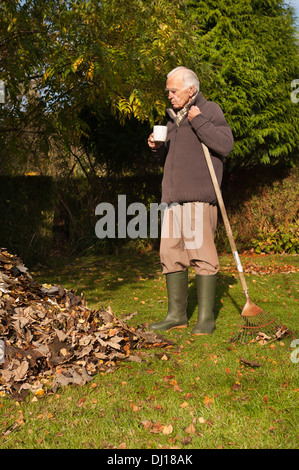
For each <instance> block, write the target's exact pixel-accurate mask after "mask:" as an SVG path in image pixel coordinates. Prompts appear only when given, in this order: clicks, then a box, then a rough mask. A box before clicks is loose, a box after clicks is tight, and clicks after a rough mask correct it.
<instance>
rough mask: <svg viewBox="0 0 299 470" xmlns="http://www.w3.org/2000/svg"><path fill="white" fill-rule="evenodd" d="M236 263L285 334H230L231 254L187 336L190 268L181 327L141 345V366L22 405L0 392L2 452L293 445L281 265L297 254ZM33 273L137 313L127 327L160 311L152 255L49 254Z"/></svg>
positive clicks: (290, 301) (238, 301)
mask: <svg viewBox="0 0 299 470" xmlns="http://www.w3.org/2000/svg"><path fill="white" fill-rule="evenodd" d="M241 260H242V261H245V266H249V271H250V273H248V274H246V280H247V282H248V286H249V292H250V295H251V298H252V300H253V301H254V302H255V303H257V304H258V305H259V306H261V307H262V308H263V309H264V310H266V311H267V312H269V313H270V314H272V315H274V316H275V317H276V318H277V321H278V323H280V324H286V325H287V327H288V328H289V329H291V330H293V331H294V333H293V335H292V336H290V337H288V338H285V339H283V340H281V341H276V342H272V343H268V344H266V345H264V346H262V345H260V344H250V345H241V344H238V343H231V342H229V338H230V337H231V334H232V333H233V332H234V331H236V330H237V325H238V324H239V322H240V311H241V310H242V307H243V306H244V304H245V297H244V294H243V292H242V289H241V285H240V282H239V280H238V276H237V275H236V271H235V269H234V262H233V259H232V257H231V256H229V255H225V256H221V257H220V262H221V271H220V274H219V279H218V286H217V302H216V316H217V323H216V330H215V333H214V334H213V335H211V336H202V337H192V336H191V334H190V332H191V329H192V327H193V325H194V323H195V322H196V306H197V304H196V290H195V275H194V272H193V271H192V270H190V280H189V306H188V314H189V317H190V326H189V328H188V329H185V330H182V331H176V330H172V331H170V332H167V333H163V336H164V337H166V338H168V339H171V340H172V341H173V342H174V346H172V347H170V348H167V349H157V348H154V349H153V348H150V349H146V350H143V351H140V352H139V353H141V357H142V359H143V361H142V362H141V363H135V362H124V363H120V364H119V367H118V368H117V369H116V370H115V371H114V372H113V373H107V374H105V373H102V374H97V375H95V376H94V379H93V380H92V381H91V382H90V383H88V384H87V385H85V386H82V387H79V386H77V387H76V386H68V387H67V388H63V389H62V388H61V389H58V390H57V392H56V393H52V394H49V395H45V396H42V397H34V396H33V395H29V396H27V398H26V399H25V400H24V401H22V402H16V401H14V400H11V399H9V398H8V397H1V398H0V448H2V449H17V448H19V449H24V448H26V449H28V448H32V449H74V448H78V449H93V448H97V449H114V448H115V449H119V448H126V449H165V448H170V449H208V448H209V449H218V448H220V449H257V448H259V449H280V448H283V449H295V448H297V446H298V422H299V420H298V391H299V384H298V370H299V365H298V363H297V360H295V361H294V360H293V361H292V360H291V354H292V352H294V349H295V348H294V347H291V343H292V341H293V340H294V339H296V338H298V333H297V327H298V321H297V318H298V302H297V300H298V299H296V294H297V290H298V272H290V271H294V269H290V266H293V267H295V268H296V269H298V257H296V256H270V255H267V256H259V257H252V258H251V257H245V258H243V259H242V257H241ZM281 270H282V271H284V272H283V273H282V272H279V271H281ZM32 274H33V277H34V279H36V280H38V281H39V282H41V283H48V284H49V283H53V284H61V285H63V286H64V287H65V288H68V289H73V290H74V291H75V292H76V293H77V294H81V293H84V297H85V299H86V300H87V302H88V306H89V307H92V308H93V307H95V308H96V307H100V306H102V305H103V306H104V307H107V306H108V305H109V306H110V307H111V308H112V310H113V311H114V313H115V315H116V316H117V317H119V318H121V319H124V318H126V316H128V315H130V314H132V313H135V312H136V315H134V316H132V318H131V319H130V320H128V324H130V325H144V327H146V326H147V325H148V324H149V323H151V322H155V321H156V320H160V319H162V318H164V316H165V315H166V311H167V294H166V286H165V279H164V276H162V275H161V270H160V263H159V256H158V254H157V253H156V252H148V253H143V254H139V255H136V254H122V255H120V256H116V255H114V256H94V255H87V256H84V257H79V258H72V257H64V258H57V259H51V260H50V261H49V264H48V266H44V267H41V266H39V267H36V269H34V270H33V273H32ZM298 346H299V345H297V346H296V347H298ZM292 357H293V358H294V357H295V359H296V354H295V356H294V354H293V356H292ZM298 357H299V354H298ZM244 359H245V361H244Z"/></svg>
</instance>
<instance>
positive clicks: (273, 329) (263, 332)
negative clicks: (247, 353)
mask: <svg viewBox="0 0 299 470" xmlns="http://www.w3.org/2000/svg"><path fill="white" fill-rule="evenodd" d="M241 318H242V320H243V323H242V324H240V325H237V326H238V331H237V333H235V334H234V335H233V336H232V337H231V339H230V341H231V342H239V343H241V344H247V343H260V344H266V343H268V342H269V341H275V340H278V339H281V338H285V337H286V336H289V335H290V334H291V331H290V330H288V328H287V327H286V326H285V325H283V326H280V325H279V324H278V323H277V319H276V318H274V317H273V316H272V315H270V314H269V313H267V312H264V311H263V310H262V309H261V308H260V307H258V306H257V305H255V304H254V303H253V302H251V300H250V299H249V297H248V298H247V301H246V304H245V306H244V308H243V310H242V313H241Z"/></svg>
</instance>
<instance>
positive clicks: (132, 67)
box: [0, 0, 196, 155]
mask: <svg viewBox="0 0 299 470" xmlns="http://www.w3.org/2000/svg"><path fill="white" fill-rule="evenodd" d="M183 8H184V3H183V2H182V1H181V0H179V1H177V2H175V5H174V3H173V2H172V1H169V0H154V1H150V0H131V1H130V2H123V1H120V0H109V1H108V0H103V1H101V2H98V1H97V0H89V1H85V0H81V1H80V0H68V1H61V0H54V1H53V0H46V1H44V2H36V1H34V0H24V1H23V2H22V3H20V2H12V1H8V2H6V3H4V4H1V7H0V9H1V14H2V20H1V25H0V26H1V31H2V38H3V39H2V42H1V44H0V47H1V49H2V51H4V52H5V54H4V55H2V58H1V62H0V73H1V75H0V77H1V79H2V80H4V81H5V82H6V87H7V93H8V102H7V105H6V106H5V107H3V108H2V109H1V114H2V116H1V117H2V125H0V131H1V136H2V148H4V147H5V148H6V152H7V151H8V150H7V149H9V148H13V149H14V150H15V144H16V140H15V135H16V133H17V135H18V143H20V142H22V143H23V142H24V136H26V135H27V134H28V133H29V134H30V135H32V134H33V135H34V136H37V135H39V136H40V139H39V141H40V142H42V145H43V148H40V149H39V150H40V152H41V151H42V150H43V153H44V154H45V155H46V154H47V150H48V148H49V145H50V144H51V143H53V141H54V142H56V143H57V142H59V143H60V145H61V147H62V148H64V149H66V150H67V151H69V150H70V149H71V148H73V149H76V148H78V146H80V142H81V137H82V135H84V134H85V131H88V129H87V128H86V122H84V121H83V120H82V119H81V115H82V110H83V108H84V109H86V107H88V106H90V107H92V109H93V110H94V111H95V112H96V113H98V114H100V113H101V112H102V111H103V110H105V111H106V110H107V108H108V109H110V110H111V113H112V115H114V116H115V117H116V118H117V119H118V120H119V121H120V122H122V123H123V122H125V120H126V119H128V118H132V117H134V118H135V119H138V120H139V121H141V122H149V123H150V124H151V125H152V124H153V123H154V122H155V120H159V119H162V118H163V116H164V113H165V107H166V101H165V98H164V94H163V87H164V86H165V84H164V80H165V74H166V72H167V71H168V70H169V69H170V68H171V67H173V66H176V65H177V64H180V63H182V62H183V61H185V58H186V48H187V47H188V48H189V52H190V56H189V57H192V59H188V61H189V62H192V60H196V48H195V43H193V45H192V36H191V35H190V28H189V29H188V30H187V28H186V18H185V17H184V15H183V14H182V13H181V10H182V9H183ZM191 29H192V28H191ZM192 48H193V53H192V54H191V51H192ZM193 58H194V59H193ZM188 61H187V62H188ZM86 135H87V134H86ZM23 148H24V147H23Z"/></svg>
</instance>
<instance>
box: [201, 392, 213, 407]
mask: <svg viewBox="0 0 299 470" xmlns="http://www.w3.org/2000/svg"><path fill="white" fill-rule="evenodd" d="M203 402H204V404H205V405H206V407H207V408H210V407H211V405H212V403H213V398H211V397H208V396H207V395H205V398H204V401H203Z"/></svg>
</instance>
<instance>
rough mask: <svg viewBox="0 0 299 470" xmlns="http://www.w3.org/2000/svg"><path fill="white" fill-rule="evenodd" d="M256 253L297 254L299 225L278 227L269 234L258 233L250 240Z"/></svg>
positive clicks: (264, 232) (298, 249) (265, 232)
mask: <svg viewBox="0 0 299 470" xmlns="http://www.w3.org/2000/svg"><path fill="white" fill-rule="evenodd" d="M252 246H253V248H254V250H255V252H256V253H290V254H295V253H299V224H298V223H297V224H290V225H289V226H288V227H285V226H284V225H279V227H278V228H277V229H276V230H274V231H271V232H267V231H260V232H259V233H258V236H257V238H254V239H252Z"/></svg>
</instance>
